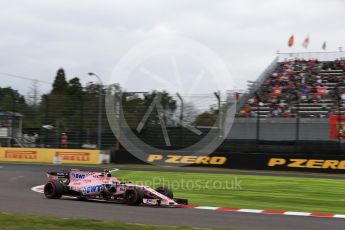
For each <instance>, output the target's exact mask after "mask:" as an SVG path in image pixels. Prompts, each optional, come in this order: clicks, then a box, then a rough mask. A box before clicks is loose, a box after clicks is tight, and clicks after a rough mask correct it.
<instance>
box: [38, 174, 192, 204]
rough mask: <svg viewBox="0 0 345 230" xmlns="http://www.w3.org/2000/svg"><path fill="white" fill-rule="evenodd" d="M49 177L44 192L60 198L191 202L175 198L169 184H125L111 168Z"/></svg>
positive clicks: (152, 202)
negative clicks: (158, 186) (167, 186)
mask: <svg viewBox="0 0 345 230" xmlns="http://www.w3.org/2000/svg"><path fill="white" fill-rule="evenodd" d="M47 178H48V182H47V183H46V185H45V186H44V195H45V196H46V197H47V198H49V199H59V198H61V196H63V195H66V196H73V197H77V198H78V199H80V200H87V199H97V200H106V201H115V202H117V203H125V204H128V205H141V204H143V205H151V206H168V207H178V206H181V205H187V204H188V201H187V200H186V199H174V198H173V193H172V191H171V190H170V189H168V188H166V187H160V188H157V189H152V188H150V187H148V186H145V185H134V184H132V183H123V182H121V181H119V180H118V179H117V178H116V177H112V175H111V174H110V173H109V171H108V170H105V171H104V172H86V171H80V170H78V169H71V170H70V171H69V172H48V173H47Z"/></svg>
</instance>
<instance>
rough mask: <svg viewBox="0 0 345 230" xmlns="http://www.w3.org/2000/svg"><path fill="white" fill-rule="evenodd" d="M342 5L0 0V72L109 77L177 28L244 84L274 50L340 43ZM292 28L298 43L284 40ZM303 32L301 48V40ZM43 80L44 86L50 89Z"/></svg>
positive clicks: (322, 1)
mask: <svg viewBox="0 0 345 230" xmlns="http://www.w3.org/2000/svg"><path fill="white" fill-rule="evenodd" d="M344 12H345V1H343V0H327V1H326V0H263V1H258V0H251V1H250V0H236V1H232V0H224V1H222V0H213V1H211V0H209V1H202V0H180V1H179V0H171V1H168V0H136V1H131V0H58V1H57V0H49V1H47V0H30V1H26V0H22V1H19V0H11V1H4V0H3V1H1V7H0V31H1V36H0V60H1V61H0V72H6V73H11V74H16V75H22V76H26V77H31V78H37V79H39V80H44V81H48V82H52V81H53V80H54V77H55V73H56V71H57V69H58V68H60V67H63V68H64V69H65V71H66V74H67V77H68V78H72V77H75V76H77V77H79V78H81V79H82V82H83V83H86V82H89V81H95V79H94V78H93V77H91V76H88V75H87V73H88V72H94V73H97V74H98V75H99V76H101V77H102V79H103V80H104V81H107V79H108V78H109V77H110V75H111V73H112V70H113V69H114V67H115V66H116V64H117V63H118V62H119V60H120V59H121V57H123V56H124V55H125V54H126V53H127V52H128V51H129V50H130V49H131V48H132V47H135V46H136V45H138V44H139V43H140V42H142V41H145V40H147V39H151V38H155V37H159V36H162V35H163V36H169V35H178V36H182V37H187V38H190V39H192V40H195V41H197V42H199V43H201V44H203V45H205V46H206V47H208V48H210V49H211V50H213V52H214V53H215V54H217V55H218V56H219V57H220V58H221V59H222V60H223V61H224V63H225V64H226V66H227V68H228V70H229V72H230V74H231V77H232V78H233V79H234V82H235V85H236V88H239V89H244V88H245V87H246V81H247V80H255V79H256V78H257V77H258V75H259V74H260V73H261V72H262V71H263V70H264V69H265V68H266V67H267V65H268V64H269V63H270V62H271V61H272V60H273V59H274V57H275V56H276V51H277V50H279V51H281V52H284V51H289V52H290V51H293V52H299V51H322V49H321V46H322V43H323V42H324V41H325V40H327V50H328V51H335V50H338V47H340V46H343V47H345V13H344ZM292 34H294V35H295V41H296V44H295V46H294V47H292V48H288V47H287V40H288V38H289V37H290V36H291V35H292ZM308 34H309V35H310V44H309V47H308V49H307V50H306V49H304V48H303V47H302V45H301V44H302V42H303V39H304V38H305V37H306V36H307V35H308ZM182 69H183V68H182ZM181 71H182V73H181V75H183V74H184V72H183V71H184V70H181ZM186 71H187V72H188V70H186ZM161 74H162V75H163V77H164V73H161ZM0 77H1V81H0V86H1V87H5V86H11V87H13V88H15V89H18V90H20V91H21V93H23V94H27V93H28V91H29V90H28V89H29V88H30V84H31V82H30V81H26V80H18V79H15V78H11V77H6V76H3V75H1V76H0ZM133 84H135V82H134V83H133ZM40 87H41V89H40V91H41V93H45V92H47V90H49V89H50V85H45V84H40Z"/></svg>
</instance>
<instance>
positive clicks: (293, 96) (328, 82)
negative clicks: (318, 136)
mask: <svg viewBox="0 0 345 230" xmlns="http://www.w3.org/2000/svg"><path fill="white" fill-rule="evenodd" d="M344 86H345V52H329V53H296V54H288V56H287V54H278V57H277V58H276V59H275V60H274V61H273V62H272V64H271V65H270V66H269V67H268V68H267V69H266V70H265V71H264V73H263V74H262V75H261V76H260V77H259V78H258V80H257V81H255V82H253V84H252V87H251V88H250V89H249V91H248V92H247V93H245V94H244V95H243V97H242V98H241V100H240V103H239V105H240V107H239V110H238V114H237V116H238V117H256V116H259V117H262V118H268V117H286V118H288V117H296V116H299V117H307V118H323V117H328V116H329V115H330V114H332V113H334V114H338V113H341V114H344V113H345V89H344Z"/></svg>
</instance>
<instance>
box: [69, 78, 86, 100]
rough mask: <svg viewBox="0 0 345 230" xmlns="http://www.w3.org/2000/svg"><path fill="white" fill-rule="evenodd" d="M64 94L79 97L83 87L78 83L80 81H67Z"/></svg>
mask: <svg viewBox="0 0 345 230" xmlns="http://www.w3.org/2000/svg"><path fill="white" fill-rule="evenodd" d="M66 92H67V94H68V95H72V96H81V95H82V94H83V86H82V85H81V83H80V79H79V78H77V77H75V78H72V79H71V80H69V81H68V87H67V89H66Z"/></svg>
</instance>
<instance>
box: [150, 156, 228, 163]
mask: <svg viewBox="0 0 345 230" xmlns="http://www.w3.org/2000/svg"><path fill="white" fill-rule="evenodd" d="M157 161H160V162H164V163H169V164H206V165H223V164H225V162H226V161H227V158H226V157H219V156H211V157H210V156H180V155H166V156H164V155H161V154H150V155H149V156H148V158H147V162H157Z"/></svg>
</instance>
